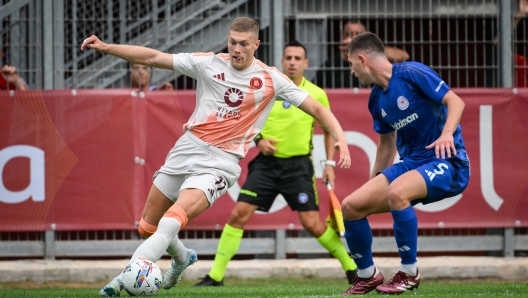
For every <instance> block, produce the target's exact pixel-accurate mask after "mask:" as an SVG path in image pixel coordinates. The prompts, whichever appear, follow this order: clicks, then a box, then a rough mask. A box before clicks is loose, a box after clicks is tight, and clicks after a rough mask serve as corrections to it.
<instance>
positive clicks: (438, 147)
mask: <svg viewBox="0 0 528 298" xmlns="http://www.w3.org/2000/svg"><path fill="white" fill-rule="evenodd" d="M432 148H434V149H435V155H436V158H440V157H441V158H442V159H445V158H446V153H447V157H448V158H451V154H453V155H456V154H457V153H456V148H455V141H454V139H453V134H452V133H450V132H442V134H441V135H440V137H439V138H438V139H437V140H436V141H434V142H433V143H432V144H431V145H429V146H426V147H425V149H432Z"/></svg>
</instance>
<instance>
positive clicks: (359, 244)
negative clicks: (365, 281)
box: [344, 218, 374, 269]
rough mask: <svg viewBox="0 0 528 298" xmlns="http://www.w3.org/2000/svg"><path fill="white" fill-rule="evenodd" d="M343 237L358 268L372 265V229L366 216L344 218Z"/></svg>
mask: <svg viewBox="0 0 528 298" xmlns="http://www.w3.org/2000/svg"><path fill="white" fill-rule="evenodd" d="M344 223H345V239H346V241H347V244H348V249H349V250H350V254H351V255H352V258H353V259H354V261H355V262H356V265H357V266H358V269H366V268H368V267H370V266H372V265H374V260H373V259H372V230H371V229H370V225H369V222H368V220H367V219H366V218H362V219H358V220H344Z"/></svg>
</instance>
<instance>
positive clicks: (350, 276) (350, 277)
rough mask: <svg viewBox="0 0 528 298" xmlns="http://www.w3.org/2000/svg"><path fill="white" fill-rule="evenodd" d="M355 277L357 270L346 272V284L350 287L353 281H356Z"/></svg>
mask: <svg viewBox="0 0 528 298" xmlns="http://www.w3.org/2000/svg"><path fill="white" fill-rule="evenodd" d="M356 275H357V269H354V270H348V271H347V272H346V277H347V279H348V284H349V285H351V284H353V283H354V281H355V280H356Z"/></svg>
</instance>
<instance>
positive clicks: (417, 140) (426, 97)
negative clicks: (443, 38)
mask: <svg viewBox="0 0 528 298" xmlns="http://www.w3.org/2000/svg"><path fill="white" fill-rule="evenodd" d="M449 90H450V88H449V86H447V84H446V83H445V82H444V81H443V80H442V79H441V78H440V77H439V76H438V74H437V73H436V72H435V71H434V70H432V69H431V68H429V67H427V66H425V65H423V64H422V63H418V62H404V63H398V64H394V65H393V66H392V77H391V78H390V80H389V85H388V87H387V89H386V90H383V89H382V88H381V87H379V86H378V85H374V87H373V88H372V92H371V94H370V99H369V104H368V107H369V111H370V113H371V114H372V117H373V118H374V130H375V131H376V132H377V133H380V134H386V133H390V132H393V131H397V138H396V146H397V148H398V153H399V154H400V158H401V159H403V158H410V159H413V160H421V159H428V158H435V150H434V149H429V150H427V149H425V147H426V146H427V145H430V144H432V143H433V142H434V141H436V140H437V139H438V138H439V137H440V135H441V134H442V130H443V129H444V125H445V122H446V119H447V107H446V106H444V105H442V99H443V98H444V96H445V94H446V93H447V92H448V91H449ZM453 138H454V143H455V148H456V151H457V155H456V157H454V158H458V159H461V160H464V161H467V160H468V157H467V154H466V149H465V145H464V139H463V138H462V128H461V126H460V125H458V126H457V128H456V130H455V132H454V134H453Z"/></svg>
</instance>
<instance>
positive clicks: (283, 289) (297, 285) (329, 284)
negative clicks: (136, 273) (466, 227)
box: [0, 278, 528, 298]
mask: <svg viewBox="0 0 528 298" xmlns="http://www.w3.org/2000/svg"><path fill="white" fill-rule="evenodd" d="M195 282H196V281H182V282H181V283H180V284H179V285H178V286H177V287H176V288H173V289H171V290H169V291H165V290H161V291H160V292H159V293H158V295H157V297H262V298H264V297H340V294H341V292H343V291H344V290H346V289H347V285H346V284H345V283H344V280H341V279H339V280H338V279H314V278H309V279H295V278H291V279H246V280H234V279H230V280H228V281H226V286H224V287H212V288H195V287H192V285H193V284H194V283H195ZM102 285H103V284H99V283H98V284H72V283H51V284H47V283H44V284H35V283H11V284H0V297H98V295H97V292H98V291H99V289H100V287H101V286H102ZM123 296H124V297H127V296H128V295H127V294H126V293H125V292H123ZM366 296H370V297H379V295H378V294H377V293H376V292H371V293H369V294H368V295H366ZM405 296H413V297H527V296H528V283H527V282H526V281H522V282H521V281H519V282H501V281H497V280H470V281H461V282H453V281H446V280H439V281H425V282H423V283H422V284H421V285H420V288H419V289H418V290H415V291H413V292H408V293H405V294H403V295H402V296H399V297H405Z"/></svg>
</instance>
